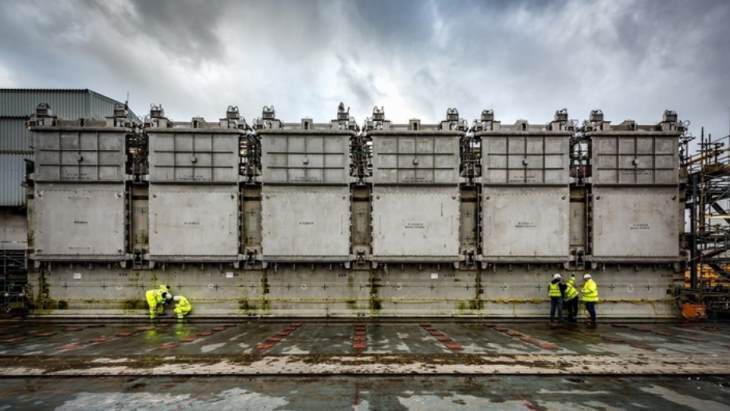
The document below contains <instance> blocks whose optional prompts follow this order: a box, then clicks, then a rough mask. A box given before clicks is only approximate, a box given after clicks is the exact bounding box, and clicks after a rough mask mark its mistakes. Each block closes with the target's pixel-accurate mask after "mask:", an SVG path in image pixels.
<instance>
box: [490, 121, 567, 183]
mask: <svg viewBox="0 0 730 411" xmlns="http://www.w3.org/2000/svg"><path fill="white" fill-rule="evenodd" d="M477 136H481V138H482V146H483V153H482V170H483V173H482V182H483V183H484V184H530V185H534V184H538V185H540V184H568V180H569V175H568V166H569V158H568V153H569V137H568V135H565V134H563V135H557V136H550V135H544V134H539V133H535V134H523V135H514V134H511V135H500V134H499V133H498V132H489V133H477Z"/></svg>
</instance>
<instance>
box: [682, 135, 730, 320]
mask: <svg viewBox="0 0 730 411" xmlns="http://www.w3.org/2000/svg"><path fill="white" fill-rule="evenodd" d="M693 140H695V139H694V138H693V137H688V138H685V139H684V140H683V141H682V147H681V161H682V169H683V171H684V173H685V176H686V197H685V198H686V202H685V210H686V212H687V214H689V215H688V219H687V220H688V223H689V226H688V227H686V229H685V241H686V248H688V249H689V251H690V256H689V266H688V271H687V276H686V277H687V278H686V280H687V281H686V284H685V288H684V290H683V297H684V298H683V300H684V301H685V302H691V303H697V304H702V305H704V307H705V309H706V310H707V311H708V313H711V314H716V315H717V314H727V313H730V287H729V285H730V136H725V137H723V138H720V139H715V140H713V139H712V136H711V135H707V136H705V132H704V129H702V132H701V134H700V139H699V142H697V143H696V149H695V150H694V153H691V151H692V150H691V147H692V141H693Z"/></svg>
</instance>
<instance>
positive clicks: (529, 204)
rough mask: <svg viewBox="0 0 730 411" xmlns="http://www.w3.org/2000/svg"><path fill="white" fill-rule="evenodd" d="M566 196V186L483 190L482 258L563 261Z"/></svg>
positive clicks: (566, 243)
mask: <svg viewBox="0 0 730 411" xmlns="http://www.w3.org/2000/svg"><path fill="white" fill-rule="evenodd" d="M568 194H569V193H568V187H484V188H483V191H482V195H483V201H482V213H483V214H482V241H483V245H482V255H483V258H484V259H485V260H486V261H525V262H533V261H535V262H537V261H541V260H543V261H544V260H545V259H547V260H557V261H567V260H568V252H569V250H568V249H569V209H570V199H569V196H568Z"/></svg>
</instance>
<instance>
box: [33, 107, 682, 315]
mask: <svg viewBox="0 0 730 411" xmlns="http://www.w3.org/2000/svg"><path fill="white" fill-rule="evenodd" d="M104 117H106V119H104V120H99V119H80V118H75V117H72V118H64V116H61V115H58V114H57V113H55V111H54V109H53V106H52V105H49V104H43V105H40V106H38V107H37V109H36V111H35V114H34V115H33V117H32V118H31V119H30V121H29V125H30V134H31V136H32V139H33V141H34V142H35V144H34V152H35V161H34V164H33V169H32V177H31V178H30V184H31V185H32V190H31V194H29V198H31V200H30V204H31V206H30V209H31V229H30V236H29V239H30V241H29V244H28V248H29V253H30V254H29V255H30V259H31V261H32V262H33V266H32V267H33V268H32V270H31V273H30V274H29V292H30V293H31V295H32V299H31V300H32V303H33V307H34V310H33V312H34V313H35V314H36V315H43V316H98V315H110V316H137V315H144V313H145V311H144V309H145V302H144V299H143V294H144V291H145V290H146V289H148V288H150V287H154V286H155V285H156V284H168V285H169V286H170V287H171V288H172V289H173V290H174V292H176V293H182V294H185V295H186V296H187V297H188V298H190V299H191V301H194V302H195V307H196V308H195V312H194V314H193V315H194V316H198V317H201V318H202V317H208V316H225V317H229V316H241V317H249V316H254V317H259V316H262V317H266V316H342V317H363V316H366V317H400V316H429V317H434V316H449V317H451V316H461V317H535V316H543V315H545V313H546V312H547V306H548V302H549V301H548V299H547V297H546V287H547V284H546V283H547V282H546V279H547V278H549V277H550V276H551V275H552V274H553V273H555V272H561V273H563V274H564V275H571V274H575V275H577V276H579V277H580V276H582V274H583V273H584V272H593V273H595V275H596V277H597V278H598V279H599V282H600V283H601V286H602V292H601V297H602V305H601V314H602V316H604V317H634V318H670V317H675V316H676V315H677V308H676V298H675V294H674V289H675V286H676V284H677V283H678V282H681V281H682V279H683V275H684V271H683V270H684V265H683V262H684V261H686V259H687V253H686V251H683V250H682V249H681V247H680V240H681V238H680V237H681V233H682V232H683V222H684V217H683V213H684V197H683V196H684V193H683V192H681V191H680V179H679V176H680V167H679V142H680V138H681V137H682V136H683V134H684V132H685V128H684V125H683V123H682V122H680V121H679V120H678V118H677V114H676V113H674V112H672V111H666V112H665V113H664V115H663V117H662V118H661V119H660V120H659V121H658V122H657V123H656V124H648V125H643V124H636V123H635V122H633V121H630V120H627V121H624V122H621V123H617V124H613V123H612V122H610V121H607V120H605V119H604V117H603V113H602V112H601V111H599V110H596V111H593V112H591V113H590V116H589V118H588V119H587V120H585V121H584V122H583V123H582V124H580V123H579V122H578V121H576V120H571V119H569V116H568V112H567V111H566V110H558V111H557V112H556V113H555V116H554V119H553V121H551V122H549V123H547V124H530V123H529V122H528V121H525V120H520V121H517V122H516V123H514V124H502V123H501V122H500V121H499V120H498V116H497V114H495V112H493V111H491V110H485V111H483V112H482V114H481V117H480V118H479V119H478V120H476V121H474V122H473V124H471V125H470V124H469V122H468V121H467V120H466V119H463V118H462V117H460V115H459V113H458V111H457V110H456V109H448V110H447V113H446V118H445V119H444V120H443V121H441V122H438V123H435V124H426V123H422V122H421V121H419V120H417V119H415V120H411V121H409V122H408V123H407V124H395V123H393V122H391V121H390V120H388V119H387V116H386V112H385V110H384V109H383V108H378V107H376V108H375V109H374V111H373V114H372V117H370V118H368V119H366V120H365V121H364V122H363V123H362V126H360V125H358V124H357V122H356V120H355V119H354V118H353V117H351V116H350V114H349V109H348V110H346V109H345V106H344V105H343V104H341V105H340V107H339V108H338V110H337V113H336V115H335V116H334V119H332V120H331V121H329V122H323V123H317V122H314V121H313V120H312V119H308V118H305V119H302V120H301V121H300V122H284V121H282V120H279V119H278V118H276V114H275V111H274V109H273V107H265V108H264V110H263V112H262V114H261V116H260V117H259V118H257V119H255V120H253V121H252V122H251V124H250V125H249V124H248V123H247V122H246V121H245V120H244V119H243V118H241V115H240V113H239V112H238V109H237V108H235V107H229V108H228V110H227V111H226V113H225V115H224V116H223V117H222V118H221V119H220V120H219V121H216V122H208V121H206V120H205V119H202V118H193V119H192V120H191V121H189V122H179V121H173V120H171V119H168V118H167V117H165V114H164V110H163V109H162V107H159V106H153V107H152V109H151V111H150V113H149V115H148V116H147V117H146V119H145V121H144V122H139V121H136V120H135V119H134V118H133V117H132V116H131V115H130V114H129V113H128V112H127V110H126V108H125V107H124V106H123V105H117V106H116V107H114V108H113V110H112V109H110V110H109V111H108V113H107V115H106V116H104Z"/></svg>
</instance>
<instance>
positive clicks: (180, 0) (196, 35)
mask: <svg viewBox="0 0 730 411" xmlns="http://www.w3.org/2000/svg"><path fill="white" fill-rule="evenodd" d="M131 2H132V4H133V6H134V9H135V11H136V15H137V19H135V20H134V24H135V28H136V29H137V30H140V31H143V32H146V33H147V34H148V35H149V36H150V37H152V38H154V39H155V40H156V41H158V42H159V43H160V45H162V46H163V47H162V48H163V50H167V51H169V52H170V53H174V54H175V55H177V56H190V57H192V58H196V59H204V58H216V59H219V58H223V57H224V55H225V53H224V47H223V41H222V39H220V38H219V37H218V36H217V35H216V33H215V28H216V27H218V24H219V22H220V19H221V18H223V17H225V13H222V12H221V11H222V10H223V9H224V8H221V7H216V6H215V5H213V6H211V5H210V4H209V3H208V2H205V1H197V0H154V1H149V0H131Z"/></svg>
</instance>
